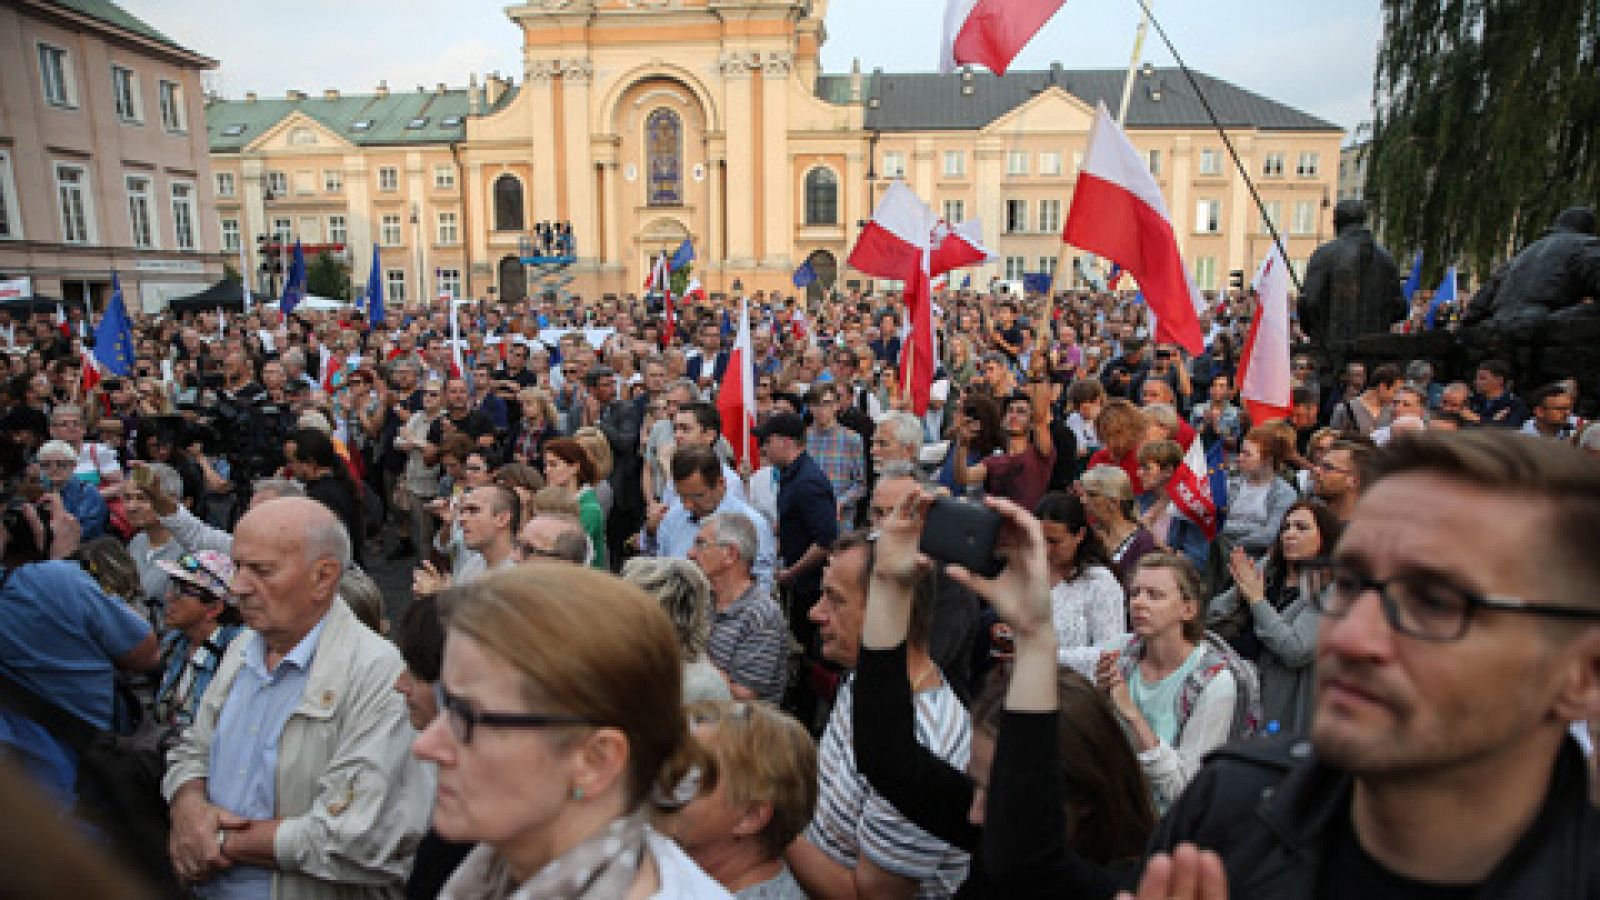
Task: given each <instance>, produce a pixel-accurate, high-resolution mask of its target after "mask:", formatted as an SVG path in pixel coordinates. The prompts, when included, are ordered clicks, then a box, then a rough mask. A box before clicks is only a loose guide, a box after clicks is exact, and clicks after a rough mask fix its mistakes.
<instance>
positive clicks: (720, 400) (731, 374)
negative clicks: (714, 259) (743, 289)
mask: <svg viewBox="0 0 1600 900" xmlns="http://www.w3.org/2000/svg"><path fill="white" fill-rule="evenodd" d="M754 363H755V354H754V352H753V351H752V350H751V349H750V303H749V301H748V300H746V299H745V298H743V297H740V298H739V334H738V337H737V338H735V339H734V342H733V350H732V351H730V352H729V353H728V369H727V371H726V372H725V373H724V374H723V376H722V387H721V388H719V389H718V391H717V412H719V413H721V414H722V436H723V437H725V438H727V439H728V444H729V445H730V446H731V447H733V458H734V461H735V462H736V463H744V462H749V463H750V467H751V468H752V469H754V468H755V466H756V459H757V455H756V442H755V436H754V434H752V432H753V431H754V429H755V419H756V378H755V365H754Z"/></svg>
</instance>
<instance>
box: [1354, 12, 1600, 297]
mask: <svg viewBox="0 0 1600 900" xmlns="http://www.w3.org/2000/svg"><path fill="white" fill-rule="evenodd" d="M1383 11H1384V35H1383V40H1382V43H1381V44H1380V46H1379V48H1378V65H1377V74H1376V77H1375V79H1374V83H1373V101H1374V105H1375V106H1376V108H1377V115H1376V119H1375V121H1374V123H1373V140H1372V145H1371V148H1370V152H1371V157H1370V159H1369V162H1368V170H1367V171H1368V174H1367V197H1368V203H1369V205H1370V206H1371V208H1372V213H1373V218H1374V220H1375V221H1377V222H1378V223H1380V226H1381V227H1382V229H1383V237H1384V240H1385V242H1386V243H1387V244H1388V245H1389V247H1390V249H1391V250H1392V251H1393V252H1394V254H1395V256H1396V257H1405V258H1409V257H1410V256H1411V254H1412V252H1413V251H1415V250H1417V249H1421V250H1422V251H1423V253H1424V254H1425V258H1426V260H1427V263H1428V268H1429V270H1430V271H1429V274H1428V278H1429V279H1430V280H1431V279H1433V278H1436V277H1437V276H1438V274H1439V273H1440V272H1442V271H1443V269H1444V267H1445V266H1447V265H1450V264H1451V263H1453V262H1455V261H1458V260H1460V261H1462V262H1464V263H1465V264H1466V265H1467V266H1468V267H1469V268H1470V269H1471V270H1472V271H1473V272H1474V273H1476V274H1477V275H1478V276H1479V278H1482V277H1483V276H1485V275H1487V274H1488V273H1489V271H1490V269H1492V268H1493V266H1494V265H1495V264H1496V263H1497V262H1498V261H1500V260H1503V259H1505V258H1506V257H1507V256H1508V255H1510V254H1512V253H1514V252H1516V250H1518V249H1520V248H1521V246H1522V245H1524V244H1526V243H1527V242H1528V241H1529V240H1531V239H1533V238H1535V237H1537V236H1538V235H1539V234H1540V233H1541V232H1542V231H1543V230H1544V228H1545V227H1546V226H1548V225H1549V224H1550V222H1551V221H1552V220H1553V219H1554V218H1555V215H1556V213H1558V212H1560V211H1561V210H1562V209H1565V208H1566V207H1568V206H1575V205H1593V204H1595V202H1596V199H1597V197H1600V129H1597V127H1596V123H1597V122H1600V50H1597V47H1600V3H1596V2H1595V0H1383ZM1430 283H1431V281H1430Z"/></svg>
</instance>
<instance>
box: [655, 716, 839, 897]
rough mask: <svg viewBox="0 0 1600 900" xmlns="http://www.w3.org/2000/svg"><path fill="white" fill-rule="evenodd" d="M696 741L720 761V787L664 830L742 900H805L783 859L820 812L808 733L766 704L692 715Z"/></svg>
mask: <svg viewBox="0 0 1600 900" xmlns="http://www.w3.org/2000/svg"><path fill="white" fill-rule="evenodd" d="M689 721H690V722H691V723H692V724H691V730H692V731H693V734H694V737H695V739H696V740H698V741H699V742H700V745H701V746H702V747H704V748H705V749H706V752H708V753H710V754H712V755H713V756H715V757H716V761H717V780H716V784H715V785H708V784H702V785H701V788H700V795H699V796H698V797H695V798H694V799H693V800H691V801H690V802H689V805H688V806H685V807H684V808H683V810H682V811H681V812H679V813H677V814H676V815H674V816H672V817H670V818H668V819H666V820H665V821H664V824H663V829H664V830H667V831H669V832H670V833H671V834H672V837H673V838H674V839H675V840H677V842H678V843H679V844H680V845H682V847H683V849H684V850H685V851H687V852H688V854H689V856H690V858H691V859H693V860H694V861H695V863H697V864H698V865H699V866H700V867H701V868H702V869H704V870H705V872H706V874H707V875H710V876H711V877H712V878H715V879H716V880H717V881H718V882H719V883H720V884H721V885H722V886H723V887H725V888H727V889H728V890H730V891H732V892H733V895H734V896H735V897H737V898H750V900H757V898H759V900H791V898H792V900H801V898H804V897H805V894H804V893H803V892H802V891H801V889H800V885H799V883H797V882H796V881H795V880H794V875H792V874H790V872H789V868H788V867H787V866H786V865H784V862H783V851H784V848H786V847H788V846H789V844H791V843H793V842H794V839H795V838H797V837H799V836H800V833H801V832H802V831H804V830H805V827H806V825H807V824H808V823H809V822H810V821H811V815H812V812H813V811H814V810H815V808H816V805H817V747H816V744H815V743H813V742H812V740H811V735H810V734H808V733H807V732H806V729H805V726H803V725H801V724H800V723H799V722H797V721H795V719H794V718H792V717H790V716H789V715H787V714H786V713H784V712H782V711H780V710H778V709H777V708H775V707H772V706H768V705H767V704H765V703H743V702H736V701H731V700H723V701H718V702H707V703H697V704H693V705H691V706H690V707H689Z"/></svg>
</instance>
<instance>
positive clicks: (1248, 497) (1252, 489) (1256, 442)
mask: <svg viewBox="0 0 1600 900" xmlns="http://www.w3.org/2000/svg"><path fill="white" fill-rule="evenodd" d="M1293 447H1294V445H1293V444H1290V443H1288V441H1287V440H1285V438H1284V435H1283V432H1282V431H1280V430H1278V429H1277V428H1275V427H1272V426H1267V425H1258V426H1256V427H1255V428H1252V429H1250V433H1249V434H1247V435H1245V436H1244V440H1243V441H1242V442H1240V444H1239V474H1238V475H1237V476H1235V477H1233V478H1229V479H1228V520H1227V522H1226V523H1224V524H1223V526H1222V536H1223V537H1224V538H1227V539H1228V540H1230V541H1232V542H1233V544H1234V546H1236V547H1242V548H1244V551H1245V552H1246V553H1248V554H1250V556H1251V558H1252V559H1260V558H1261V556H1262V555H1263V554H1265V553H1266V552H1267V550H1268V549H1269V548H1270V547H1271V546H1272V542H1273V540H1274V539H1275V538H1276V537H1277V535H1278V526H1280V525H1282V524H1283V517H1284V516H1285V515H1286V514H1288V512H1289V506H1290V505H1291V504H1293V503H1294V501H1295V497H1296V494H1295V490H1294V488H1293V487H1292V486H1291V485H1290V484H1289V482H1287V481H1284V480H1283V479H1282V478H1280V477H1278V470H1279V468H1280V467H1281V466H1282V465H1283V461H1284V459H1285V458H1286V457H1287V456H1288V454H1289V451H1290V450H1292V449H1293Z"/></svg>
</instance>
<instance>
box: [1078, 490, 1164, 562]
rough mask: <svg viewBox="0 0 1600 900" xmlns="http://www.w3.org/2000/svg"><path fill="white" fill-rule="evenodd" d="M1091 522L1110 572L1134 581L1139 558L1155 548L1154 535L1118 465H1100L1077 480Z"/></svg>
mask: <svg viewBox="0 0 1600 900" xmlns="http://www.w3.org/2000/svg"><path fill="white" fill-rule="evenodd" d="M1078 487H1079V490H1080V491H1081V493H1082V495H1083V505H1084V509H1085V511H1086V512H1087V513H1088V515H1089V524H1090V526H1091V527H1092V528H1093V529H1094V532H1095V534H1096V535H1097V536H1098V537H1099V538H1100V543H1101V544H1102V545H1103V546H1104V547H1105V548H1106V554H1107V556H1108V558H1109V559H1110V563H1111V571H1112V572H1113V573H1114V574H1115V575H1116V576H1117V580H1118V581H1120V582H1122V583H1123V584H1124V585H1128V584H1131V583H1132V580H1133V570H1134V569H1135V568H1136V567H1137V566H1138V564H1139V560H1141V559H1143V558H1144V556H1145V555H1146V554H1148V553H1152V552H1154V551H1155V549H1156V547H1157V544H1156V539H1155V536H1154V535H1152V534H1151V533H1150V531H1149V530H1148V529H1147V528H1145V527H1144V523H1142V522H1141V521H1140V520H1139V517H1138V515H1137V512H1136V506H1135V504H1136V503H1137V502H1138V501H1137V499H1136V498H1135V497H1134V495H1133V485H1132V483H1131V482H1130V481H1129V479H1128V476H1127V474H1126V473H1125V472H1123V470H1122V469H1120V468H1118V467H1117V466H1108V465H1099V466H1095V467H1093V468H1091V469H1090V470H1089V471H1087V472H1085V473H1083V477H1082V478H1079V479H1078Z"/></svg>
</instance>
